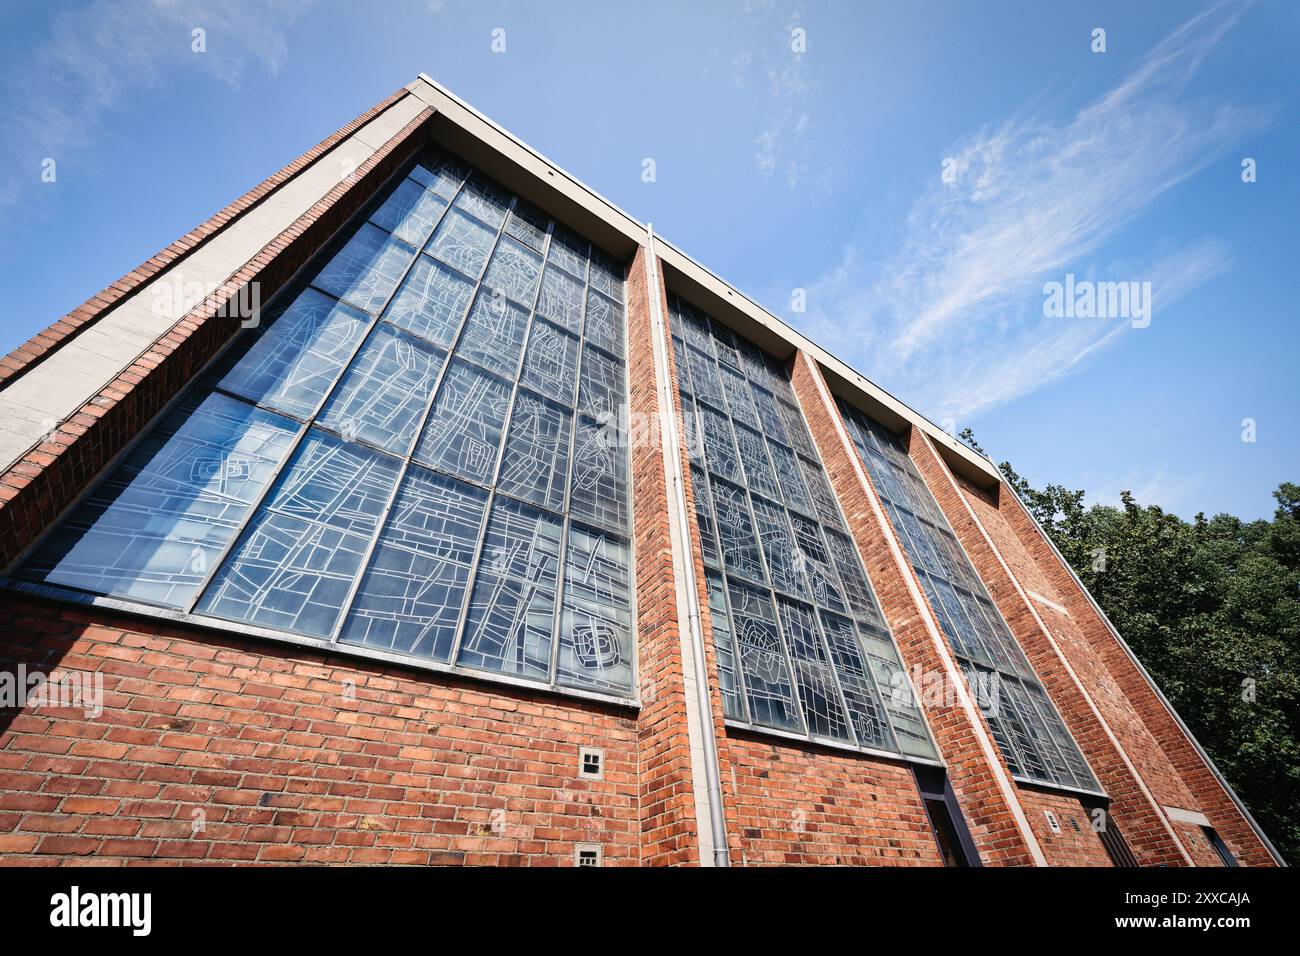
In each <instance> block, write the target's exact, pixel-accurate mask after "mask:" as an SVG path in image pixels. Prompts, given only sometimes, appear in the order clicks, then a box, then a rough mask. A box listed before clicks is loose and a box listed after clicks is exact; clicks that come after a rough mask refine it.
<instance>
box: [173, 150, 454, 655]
mask: <svg viewBox="0 0 1300 956" xmlns="http://www.w3.org/2000/svg"><path fill="white" fill-rule="evenodd" d="M405 178H406V174H405V173H404V172H403V173H402V174H401V175H400V178H398V177H397V176H394V177H391V178H390V181H391V180H392V179H397V183H398V185H399V186H400V185H401V183H402V181H403V180H405ZM463 184H464V182H463V181H462V185H463ZM385 186H387V184H385ZM459 189H460V187H457V191H458V192H459ZM379 192H380V191H379V190H376V193H375V195H379ZM453 198H454V197H453ZM372 199H373V197H372ZM369 202H370V200H368V201H367V203H366V204H365V205H363V206H362V207H361V209H359V210H358V211H357V212H356V213H355V214H354V215H353V217H352V218H351V219H349V220H348V224H347V225H346V226H345V227H344V228H341V229H340V230H339V231H338V233H336V235H342V234H344V232H345V231H347V230H352V233H353V234H355V232H356V230H354V229H352V224H353V223H354V222H356V221H357V219H358V218H359V217H362V214H363V213H364V214H365V217H364V218H361V219H360V221H361V224H362V225H365V224H366V223H367V222H369V213H370V212H371V211H373V210H369V209H368V208H367V206H368V205H369ZM450 208H451V201H448V203H447V208H446V209H444V210H443V211H442V214H441V215H439V217H438V222H441V221H442V217H443V216H445V215H446V212H447V209H450ZM375 228H376V229H380V228H381V227H379V226H375ZM437 229H438V224H437V223H435V224H434V227H433V230H432V231H431V232H430V233H429V239H426V240H425V245H428V243H429V242H430V241H431V240H432V238H433V233H434V232H436V231H437ZM382 231H384V232H387V230H382ZM388 235H389V237H390V238H393V239H397V237H396V236H393V234H392V233H388ZM397 241H398V242H403V243H404V244H405V245H407V246H410V247H411V248H414V247H413V246H411V244H410V243H407V242H405V241H404V240H401V239H397ZM326 248H328V245H327V246H326ZM340 248H341V247H340ZM420 252H421V250H420V249H416V250H415V257H414V258H413V259H411V261H410V262H409V263H408V264H407V266H406V269H404V270H403V272H402V275H401V277H400V278H399V279H398V280H397V282H396V283H395V284H394V285H393V291H392V292H390V293H389V294H388V297H387V298H386V299H384V302H383V305H382V306H381V307H380V308H378V309H376V310H375V311H374V313H370V312H367V311H366V310H364V309H360V308H358V307H356V306H352V305H348V303H345V302H343V300H342V299H340V298H338V296H335V295H333V294H331V293H329V292H326V291H325V290H324V289H317V288H316V287H315V286H314V285H312V284H311V283H310V282H308V283H306V285H305V286H304V288H311V289H315V291H316V292H318V293H320V294H321V295H324V296H328V297H329V298H330V299H333V300H334V301H335V302H338V303H340V304H342V305H345V306H347V307H348V308H351V309H354V310H355V311H357V312H362V313H364V314H366V315H369V316H370V317H371V318H370V323H369V325H367V326H366V331H365V333H364V334H363V335H361V337H360V338H359V339H358V340H357V344H356V346H355V347H354V348H353V349H352V350H351V351H350V352H349V353H348V357H347V360H346V361H344V362H341V363H340V364H339V371H338V375H337V376H335V378H334V381H333V383H332V384H331V385H330V387H329V388H327V389H325V390H324V391H323V392H322V394H321V397H320V398H319V399H318V400H317V402H316V404H315V407H313V408H312V410H311V414H310V415H308V416H306V418H305V419H303V420H302V421H303V422H304V425H303V427H302V428H301V429H299V431H298V434H297V436H296V437H295V438H294V440H293V442H292V443H291V444H290V445H289V449H288V451H287V452H286V454H285V456H284V458H283V459H282V460H281V461H280V464H279V465H278V466H277V467H276V469H275V472H274V473H273V474H272V475H271V478H270V480H269V481H268V482H267V483H266V486H265V487H264V488H263V489H262V492H261V494H259V495H258V496H257V500H256V501H254V502H252V503H250V505H249V508H248V513H247V514H246V515H245V516H244V520H243V521H241V522H240V524H239V527H238V528H237V529H236V531H235V533H234V534H232V535H231V537H230V540H229V541H227V542H226V546H225V547H224V548H223V549H222V550H221V553H220V554H219V555H218V556H217V557H216V559H215V560H213V562H212V566H211V567H209V568H208V569H207V573H206V575H205V576H204V578H203V580H202V581H201V582H200V583H199V586H198V587H197V588H196V589H195V592H194V597H193V598H191V599H190V601H189V603H188V604H187V605H186V606H185V612H186V613H188V614H192V613H194V609H195V608H196V607H197V606H198V604H199V601H201V600H202V599H203V594H204V592H205V591H206V590H207V589H208V587H209V585H211V584H212V579H213V578H214V577H215V576H216V573H217V569H218V568H220V567H221V565H222V564H224V563H225V561H226V559H227V558H228V557H229V556H230V553H231V551H233V550H234V548H235V546H236V545H237V544H238V543H239V540H240V538H242V537H243V535H244V532H245V531H246V530H247V529H248V525H249V524H250V523H251V522H252V520H253V518H254V517H256V516H257V513H258V512H259V511H260V510H261V508H262V505H263V503H264V502H265V501H266V500H267V498H268V496H269V495H270V493H271V489H272V488H274V487H275V485H276V482H278V481H279V480H280V476H281V474H282V472H283V471H284V468H285V466H286V465H287V464H288V463H289V461H290V460H292V458H293V456H294V455H296V454H297V453H298V448H299V446H301V444H302V442H303V439H304V438H306V437H307V434H308V432H310V431H311V429H312V426H313V425H314V424H315V422H316V418H317V416H319V415H320V413H321V409H322V408H324V407H325V404H326V403H327V402H328V401H329V399H330V396H331V395H332V394H333V393H334V390H335V389H336V388H338V386H339V382H341V381H342V380H343V376H344V375H346V374H347V371H348V367H349V366H351V364H352V363H353V361H355V360H356V357H357V355H358V354H360V352H361V350H362V349H363V348H364V347H365V344H366V342H367V341H368V340H369V339H370V336H371V335H372V334H373V333H374V330H375V328H376V326H378V325H379V322H380V318H379V317H380V316H381V315H383V312H384V309H386V308H388V305H389V303H391V302H392V300H393V296H395V295H396V294H397V292H398V290H399V289H400V288H401V286H402V283H403V282H404V281H405V280H406V277H407V276H408V275H409V274H410V272H411V269H413V268H414V267H415V264H416V263H417V262H419V261H420ZM284 291H285V292H295V293H300V292H301V290H300V289H297V288H296V287H295V286H290V287H289V288H286V289H285V290H284ZM277 318H278V317H277ZM232 344H233V343H232ZM212 390H213V391H221V392H222V393H223V394H230V395H231V396H232V397H235V398H240V399H241V400H242V401H249V400H248V399H246V398H242V396H238V395H235V394H234V393H227V392H225V390H223V389H219V388H217V387H215V386H214V387H213V389H212ZM250 404H252V405H253V406H255V407H257V408H265V409H266V410H267V411H270V412H274V413H275V414H277V415H283V414H284V413H283V412H279V411H276V409H274V408H271V407H270V406H263V405H260V404H259V403H257V402H250ZM288 417H290V418H292V417H293V416H288ZM417 437H418V432H417ZM384 453H386V454H391V453H388V452H384ZM403 473H404V469H402V470H399V472H398V483H399V484H400V481H401V475H402V474H403ZM394 488H396V485H394ZM394 493H396V492H394ZM389 503H390V504H391V501H390V502H389ZM386 515H387V508H385V510H384V513H383V514H382V515H381V516H380V524H379V525H378V526H377V528H376V534H378V530H379V528H381V527H382V521H383V518H384V517H385V516H386ZM372 544H373V542H372ZM366 560H369V551H367V552H366ZM361 569H362V574H364V573H365V564H364V563H363V564H362V565H361ZM358 580H360V578H358ZM354 590H355V587H354ZM350 603H351V597H350V596H349V598H348V601H347V602H345V603H344V606H343V613H342V614H341V615H340V617H339V621H338V622H337V623H336V625H335V628H334V632H333V633H332V634H331V637H330V642H331V643H333V642H334V641H335V639H336V637H337V633H338V629H339V627H341V626H342V621H343V619H344V616H343V615H345V614H346V611H347V607H348V604H350Z"/></svg>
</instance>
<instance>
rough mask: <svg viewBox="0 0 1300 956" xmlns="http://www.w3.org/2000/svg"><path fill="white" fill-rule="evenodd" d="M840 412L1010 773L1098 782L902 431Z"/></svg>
mask: <svg viewBox="0 0 1300 956" xmlns="http://www.w3.org/2000/svg"><path fill="white" fill-rule="evenodd" d="M840 413H841V415H842V417H843V418H844V421H845V424H846V425H847V427H848V433H849V436H850V438H852V440H853V444H854V445H855V446H856V448H857V451H858V456H859V457H860V458H861V459H862V463H863V464H864V465H865V466H866V469H867V473H868V474H869V475H870V476H871V481H872V484H873V485H874V486H875V489H876V491H877V493H878V494H879V495H880V498H881V501H882V502H883V503H884V506H885V511H886V512H887V513H888V515H889V520H890V523H891V524H892V525H893V527H894V532H895V533H896V534H897V535H898V537H899V540H900V541H901V542H902V545H903V548H904V550H905V551H906V552H907V555H908V557H909V559H910V560H911V563H912V567H913V569H914V570H915V572H916V577H917V579H918V580H919V581H920V582H921V585H922V587H923V588H924V590H925V593H926V596H927V597H928V598H929V600H930V607H931V608H932V609H933V611H934V614H935V617H937V618H938V619H939V625H940V627H942V628H943V632H944V635H945V636H946V637H947V638H948V641H949V643H950V644H952V648H953V651H954V652H955V653H956V655H957V658H958V661H959V663H960V664H961V666H962V669H963V671H964V672H965V674H966V678H967V682H968V683H969V685H970V687H971V689H972V691H973V693H974V696H975V698H976V700H977V702H978V703H979V704H980V706H981V710H982V711H983V713H984V717H985V720H986V721H987V723H988V725H989V730H990V732H991V733H992V734H993V737H994V740H995V741H996V743H997V745H998V748H999V749H1000V750H1001V751H1002V755H1003V757H1004V758H1005V759H1006V762H1007V766H1008V767H1009V768H1010V770H1011V772H1012V773H1013V774H1015V775H1016V776H1018V777H1022V778H1025V779H1027V780H1033V781H1036V782H1039V783H1048V784H1057V785H1061V786H1067V787H1076V788H1080V789H1084V790H1090V791H1096V790H1098V786H1097V781H1096V779H1095V778H1094V777H1093V775H1092V772H1091V771H1090V770H1089V769H1088V765H1087V763H1086V762H1085V761H1084V759H1083V756H1082V754H1080V752H1079V748H1078V746H1077V745H1076V744H1075V742H1074V740H1073V739H1072V738H1071V737H1070V733H1069V731H1068V730H1066V727H1065V724H1064V723H1063V722H1062V721H1061V717H1060V715H1059V714H1058V713H1057V712H1056V708H1054V707H1053V706H1052V703H1051V701H1050V700H1049V699H1048V697H1047V694H1046V692H1045V691H1044V690H1043V688H1042V685H1041V684H1040V683H1039V681H1038V677H1037V675H1036V674H1035V673H1034V670H1033V668H1032V667H1031V666H1030V664H1029V660H1028V658H1026V657H1025V654H1024V652H1023V651H1022V650H1021V648H1020V645H1019V644H1018V643H1017V642H1016V639H1015V638H1014V637H1013V636H1012V634H1011V630H1010V628H1008V627H1007V624H1006V621H1005V620H1003V618H1002V615H1001V613H999V611H998V609H997V608H996V607H994V605H993V602H992V600H991V599H990V598H989V595H988V592H987V591H986V590H985V588H984V585H983V584H982V583H981V582H980V579H979V576H978V575H977V574H976V573H975V568H974V566H973V565H972V564H971V561H970V559H969V558H968V557H967V556H966V552H965V551H964V550H962V547H961V544H960V543H959V542H958V541H957V537H956V535H954V534H953V531H952V528H951V527H950V526H949V524H948V521H947V519H946V518H945V517H944V515H943V512H942V511H940V509H939V504H938V502H936V501H935V499H934V495H932V494H931V493H930V490H929V488H927V487H926V485H925V482H924V481H923V480H922V478H921V475H920V472H918V471H917V469H916V465H915V464H914V463H913V461H912V459H911V457H910V456H909V455H908V453H907V449H906V448H905V447H904V446H903V441H902V439H901V438H899V436H897V435H895V434H894V433H893V432H891V431H890V430H889V429H887V428H885V427H884V426H883V425H881V424H880V423H879V422H877V421H875V420H873V419H871V418H869V417H867V416H866V415H864V414H863V413H862V412H860V411H858V410H857V409H856V408H853V407H852V406H851V405H849V404H848V403H847V402H844V401H841V402H840Z"/></svg>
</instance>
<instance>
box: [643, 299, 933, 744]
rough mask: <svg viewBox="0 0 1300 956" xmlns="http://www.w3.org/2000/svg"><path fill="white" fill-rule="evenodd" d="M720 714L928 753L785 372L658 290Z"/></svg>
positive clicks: (817, 736) (822, 737)
mask: <svg viewBox="0 0 1300 956" xmlns="http://www.w3.org/2000/svg"><path fill="white" fill-rule="evenodd" d="M669 316H670V319H671V325H672V336H673V351H674V354H675V355H676V356H677V373H678V386H679V388H680V390H681V396H682V412H683V419H684V427H685V439H686V444H687V448H688V450H689V453H690V457H691V469H690V472H691V487H692V490H693V492H694V497H695V510H696V516H697V518H698V525H699V528H700V538H701V557H702V559H703V561H704V566H705V569H706V577H707V581H708V587H709V609H710V611H711V615H710V616H711V619H712V622H713V640H714V646H715V648H716V652H717V659H718V671H719V674H718V680H719V684H720V686H721V688H722V700H723V710H724V713H725V714H726V716H727V717H728V718H729V719H730V720H732V721H735V722H739V723H742V724H745V725H748V726H750V727H754V728H768V729H772V730H779V731H783V732H786V733H793V734H800V735H803V736H806V737H809V738H811V739H814V740H818V741H824V742H831V743H836V744H839V745H842V746H851V747H859V748H868V749H873V750H886V751H893V752H896V753H903V754H906V755H908V756H912V757H919V758H924V759H934V758H935V756H936V753H935V750H934V745H933V743H932V742H931V740H930V735H929V733H928V732H927V730H926V727H925V723H924V721H923V719H922V717H921V714H920V711H919V710H918V709H917V706H916V701H915V699H914V695H913V694H912V691H911V684H910V682H909V681H908V679H907V676H906V674H905V673H904V670H903V665H902V663H901V661H900V659H899V657H898V652H897V651H896V650H895V648H894V645H893V642H892V641H891V639H890V636H889V632H888V630H887V628H886V625H885V620H884V617H883V616H882V615H881V613H880V607H879V605H878V604H877V602H876V598H875V595H874V593H873V592H872V590H871V586H870V585H869V584H868V583H867V577H866V574H865V572H864V571H863V569H862V565H861V562H860V561H859V559H858V556H857V551H856V548H855V547H854V545H853V543H852V540H851V539H850V538H849V537H848V536H847V534H846V533H845V531H844V521H843V518H842V517H841V515H840V511H839V505H838V504H837V503H836V500H835V497H834V494H833V493H832V492H831V489H830V485H829V483H828V482H827V480H826V477H825V474H824V472H823V470H822V465H821V460H820V458H818V456H817V451H816V449H815V447H814V446H813V444H812V440H811V438H810V436H809V435H808V432H807V428H806V426H805V425H804V420H803V414H802V413H801V412H800V410H799V408H798V405H797V399H796V398H795V395H794V391H793V389H791V387H790V383H789V376H788V373H787V371H786V369H785V367H784V365H782V363H780V362H778V361H777V360H776V359H774V358H773V357H772V356H770V355H767V354H766V353H764V352H763V351H762V350H761V349H759V348H758V347H757V346H755V345H754V344H753V343H751V342H748V341H746V340H744V339H741V338H739V337H736V336H734V335H733V334H732V333H731V332H730V331H728V330H727V329H725V328H723V327H722V326H721V325H719V324H718V323H717V322H715V321H713V320H712V319H711V318H709V317H708V316H706V315H704V314H703V313H701V312H699V311H698V310H696V309H694V308H692V307H691V306H690V305H688V304H686V303H685V302H682V301H681V300H679V299H678V298H677V297H675V296H669Z"/></svg>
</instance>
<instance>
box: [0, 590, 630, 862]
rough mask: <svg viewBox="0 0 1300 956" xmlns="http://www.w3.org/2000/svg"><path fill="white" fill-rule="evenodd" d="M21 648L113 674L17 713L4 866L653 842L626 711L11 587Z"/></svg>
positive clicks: (14, 633) (491, 851)
mask: <svg viewBox="0 0 1300 956" xmlns="http://www.w3.org/2000/svg"><path fill="white" fill-rule="evenodd" d="M16 662H23V663H25V664H26V665H27V667H28V668H29V669H39V670H41V671H45V672H49V671H52V670H55V669H63V670H70V671H83V672H90V673H95V672H98V673H100V674H102V675H103V680H104V711H103V713H102V714H101V715H99V716H98V717H97V718H95V719H93V720H88V719H84V718H83V716H82V715H81V713H80V712H79V711H71V710H44V709H35V710H32V709H28V710H25V711H23V712H21V713H18V714H17V715H14V714H13V712H12V711H9V712H3V713H2V714H0V863H23V864H31V863H75V862H83V861H85V862H96V863H105V864H128V863H141V862H155V863H158V862H166V863H174V862H181V861H197V862H205V863H217V862H226V861H230V862H235V861H240V862H252V861H257V862H262V863H297V862H301V863H393V864H428V863H466V864H515V865H555V864H558V865H571V863H572V860H573V845H574V844H575V843H577V842H594V843H599V844H601V846H602V847H603V848H604V856H605V861H606V864H607V865H622V864H631V865H635V864H636V863H638V862H639V859H640V845H639V839H638V832H639V827H638V825H637V804H638V791H637V763H638V759H639V753H638V743H637V729H636V722H635V719H634V715H633V714H632V713H630V712H628V711H627V710H626V709H625V708H617V707H612V706H606V705H601V704H595V703H585V702H580V701H576V700H563V701H561V700H558V699H555V698H553V697H550V696H548V695H543V694H537V693H532V692H528V691H524V690H518V689H513V688H510V689H507V688H504V687H500V688H494V687H492V686H491V685H488V684H479V683H477V682H471V681H466V680H462V679H456V678H450V677H447V676H443V675H432V676H431V675H422V674H419V673H416V672H410V671H405V670H403V669H401V668H398V667H387V666H384V665H379V664H370V663H367V662H364V661H360V660H358V659H355V658H347V657H341V656H329V655H325V654H319V653H315V652H312V651H307V650H302V649H298V648H292V647H288V646H281V645H274V644H267V643H260V642H254V641H251V640H242V639H237V638H233V637H230V636H226V635H219V634H214V633H211V632H201V631H197V630H194V629H190V628H187V627H184V626H180V625H174V624H170V623H153V622H149V623H142V622H140V621H138V620H133V619H131V618H128V617H125V616H118V615H115V614H112V613H109V612H104V611H98V610H84V609H78V608H68V607H60V606H57V605H53V604H47V603H44V602H38V601H33V600H28V599H24V598H19V597H17V596H14V595H9V594H4V595H0V667H4V668H10V667H12V666H13V664H14V663H16ZM349 686H350V687H351V688H352V690H351V692H349V690H348V688H349ZM6 725H7V726H6ZM582 746H597V747H602V748H604V750H605V759H606V768H605V777H604V779H603V780H590V779H584V778H579V777H578V750H579V748H580V747H582ZM196 811H197V812H200V813H201V814H202V817H203V822H204V826H203V828H202V829H201V830H199V831H198V832H195V830H194V825H195V813H196Z"/></svg>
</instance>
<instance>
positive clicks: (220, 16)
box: [0, 0, 311, 204]
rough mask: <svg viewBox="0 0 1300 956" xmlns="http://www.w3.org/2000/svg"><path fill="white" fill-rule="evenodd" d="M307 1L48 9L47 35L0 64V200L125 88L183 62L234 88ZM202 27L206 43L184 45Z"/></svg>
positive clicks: (141, 2) (88, 139) (122, 1)
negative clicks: (202, 47) (199, 47)
mask: <svg viewBox="0 0 1300 956" xmlns="http://www.w3.org/2000/svg"><path fill="white" fill-rule="evenodd" d="M310 5H311V0H219V2H204V0H95V2H93V3H88V4H87V5H85V6H84V7H80V8H77V9H72V10H65V11H62V12H60V13H58V14H56V15H55V16H53V17H52V18H51V22H50V30H49V36H48V39H47V40H45V42H43V43H41V44H39V45H37V46H35V47H33V48H32V49H31V50H29V51H28V52H27V53H26V54H25V55H24V56H22V57H18V58H15V59H13V60H11V61H9V62H8V63H7V64H6V66H5V67H4V69H3V71H2V72H0V105H2V106H3V109H4V111H5V114H6V115H5V121H4V123H3V124H0V169H3V170H4V173H5V175H4V176H3V177H0V204H3V203H6V202H11V201H13V200H14V199H16V198H17V196H18V195H19V193H20V190H21V186H22V184H23V183H26V182H37V181H38V180H39V175H40V171H41V165H40V164H41V162H42V160H44V159H45V158H46V157H51V158H53V159H55V160H56V162H59V161H62V160H63V159H64V158H68V157H71V156H73V155H74V154H77V153H80V152H82V151H84V150H86V149H88V148H90V147H91V144H93V143H94V141H95V136H96V132H97V130H99V129H100V128H101V124H102V122H103V120H104V118H105V117H106V116H107V114H108V113H109V112H110V111H111V110H113V109H114V108H115V107H116V106H118V105H119V104H120V103H121V102H122V101H123V100H124V99H125V98H126V97H128V96H130V95H131V94H133V93H138V92H139V91H141V90H148V89H152V88H154V87H157V86H158V85H159V84H160V83H162V82H163V81H164V80H165V79H166V78H167V77H168V76H171V75H174V74H176V73H179V72H180V71H181V70H182V69H184V70H197V71H202V72H204V73H206V74H208V75H210V76H212V77H215V78H216V79H218V80H220V81H222V82H224V83H228V84H230V85H231V86H235V87H237V86H238V85H239V82H240V78H241V77H242V76H243V75H244V74H245V72H246V71H247V70H248V68H249V67H250V66H251V65H254V64H256V65H260V66H261V67H263V68H264V69H266V70H268V71H270V72H271V73H273V74H274V73H275V72H277V71H278V70H279V69H280V68H281V67H282V66H283V65H284V63H285V62H286V60H287V59H288V48H287V47H286V45H285V40H284V31H285V30H286V29H287V28H288V27H289V26H290V25H291V24H292V23H293V21H294V20H296V19H297V18H298V16H299V15H300V14H301V13H302V12H303V11H304V10H305V9H306V8H307V7H308V6H310ZM195 29H202V30H203V31H204V42H205V43H206V48H207V51H206V52H205V53H196V52H194V50H193V43H194V39H193V31H194V30H195Z"/></svg>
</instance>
